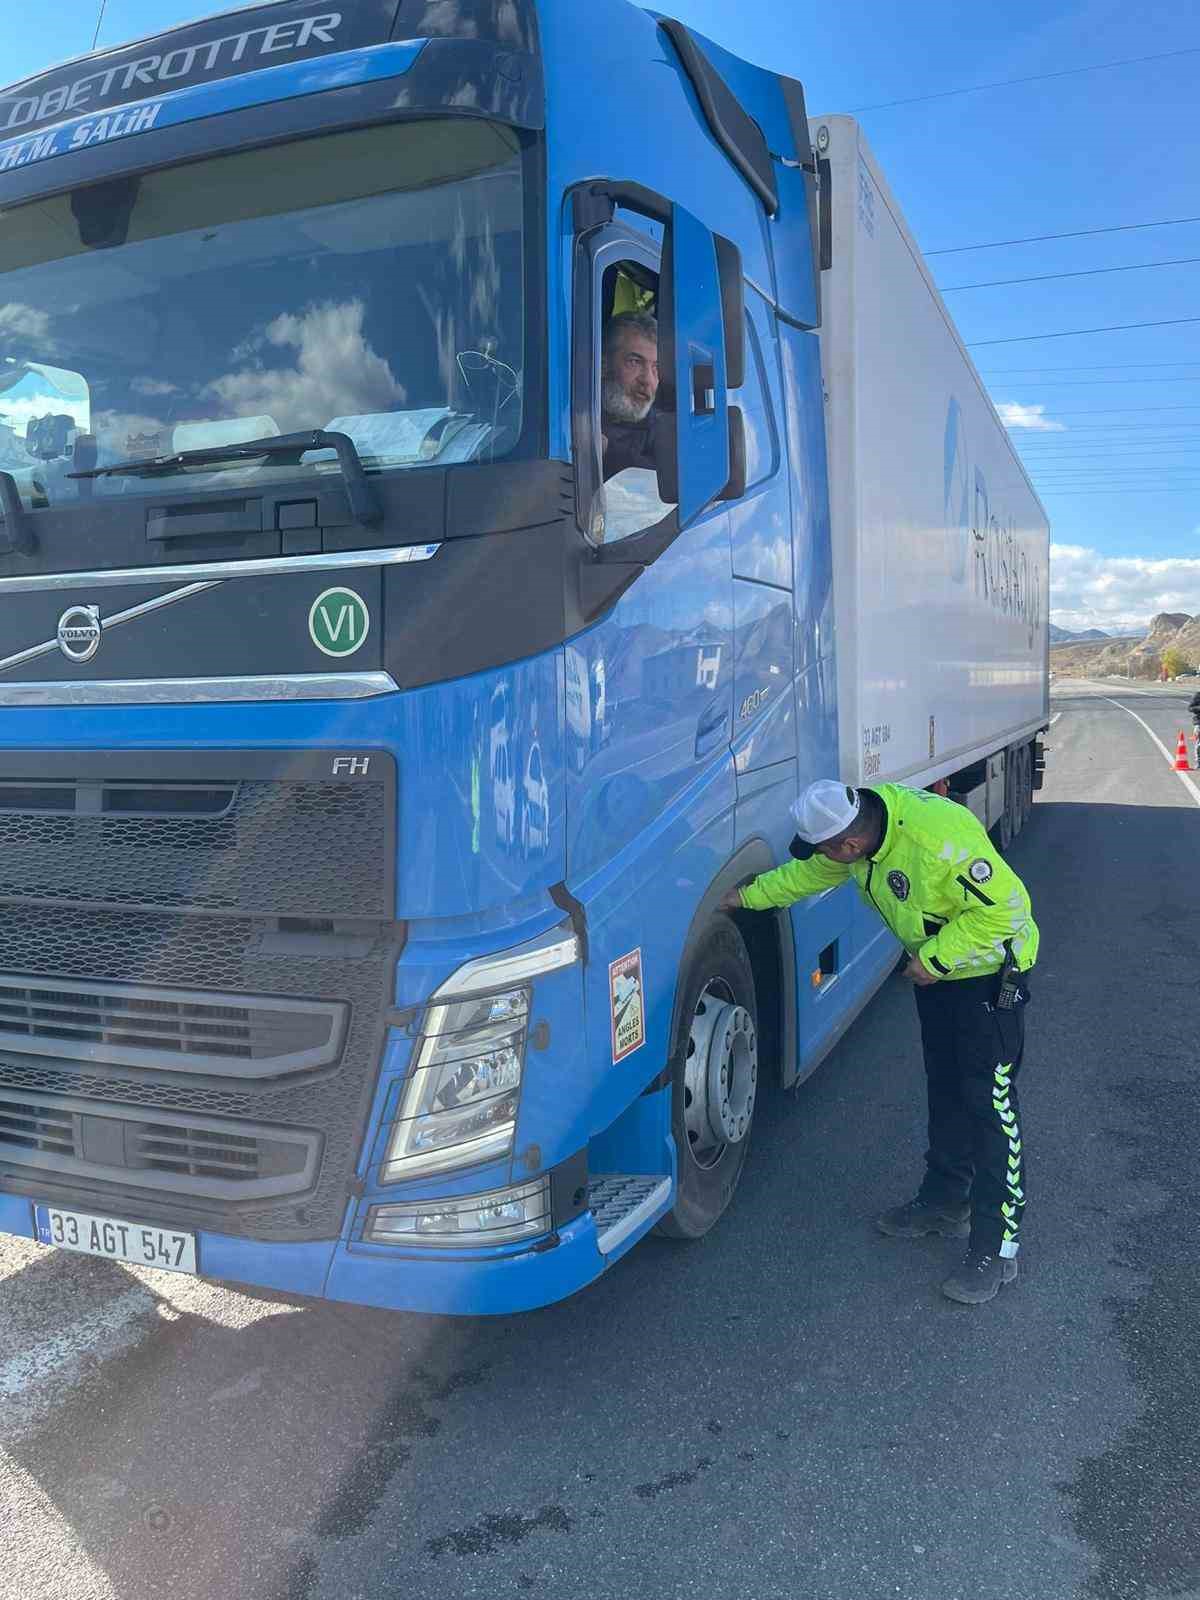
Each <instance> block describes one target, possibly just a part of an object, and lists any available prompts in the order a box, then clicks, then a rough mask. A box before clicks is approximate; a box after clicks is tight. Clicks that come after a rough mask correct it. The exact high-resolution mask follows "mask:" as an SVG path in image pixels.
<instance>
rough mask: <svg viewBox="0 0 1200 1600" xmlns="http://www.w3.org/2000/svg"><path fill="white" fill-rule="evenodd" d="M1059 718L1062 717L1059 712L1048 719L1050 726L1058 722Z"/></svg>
mask: <svg viewBox="0 0 1200 1600" xmlns="http://www.w3.org/2000/svg"><path fill="white" fill-rule="evenodd" d="M1061 716H1062V712H1061V711H1056V712H1055V713H1054V715H1053V716H1052V717H1051V718H1050V726H1051V727H1053V726H1054V724H1055V723H1056V722H1057V721H1058V719H1059V717H1061Z"/></svg>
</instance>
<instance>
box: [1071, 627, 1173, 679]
mask: <svg viewBox="0 0 1200 1600" xmlns="http://www.w3.org/2000/svg"><path fill="white" fill-rule="evenodd" d="M1059 632H1060V633H1062V632H1065V630H1063V629H1060V630H1059ZM1170 646H1173V647H1174V648H1175V649H1176V650H1178V651H1179V653H1180V655H1182V656H1183V658H1184V660H1185V661H1187V663H1188V665H1189V666H1190V667H1192V668H1195V667H1196V666H1198V665H1200V617H1189V616H1188V615H1187V613H1186V612H1183V611H1162V612H1160V613H1159V614H1158V616H1157V617H1155V619H1154V621H1153V622H1152V623H1151V624H1150V627H1149V629H1148V630H1146V632H1145V633H1143V634H1137V635H1126V636H1124V637H1120V638H1113V637H1110V636H1109V635H1107V634H1104V633H1101V632H1100V630H1099V629H1098V628H1091V629H1089V630H1088V632H1087V633H1083V634H1074V635H1071V636H1069V637H1067V638H1066V639H1060V640H1057V641H1056V640H1055V639H1054V638H1053V629H1052V630H1051V644H1050V666H1051V668H1052V670H1053V671H1054V672H1055V673H1057V674H1058V676H1059V677H1063V678H1073V677H1083V678H1107V677H1119V678H1157V677H1158V675H1159V670H1160V669H1161V667H1162V658H1163V651H1164V650H1166V649H1167V648H1168V647H1170Z"/></svg>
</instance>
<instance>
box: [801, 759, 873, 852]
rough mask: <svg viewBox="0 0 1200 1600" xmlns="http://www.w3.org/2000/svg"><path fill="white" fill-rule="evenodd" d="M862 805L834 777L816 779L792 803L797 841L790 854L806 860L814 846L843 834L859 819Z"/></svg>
mask: <svg viewBox="0 0 1200 1600" xmlns="http://www.w3.org/2000/svg"><path fill="white" fill-rule="evenodd" d="M861 809H862V802H861V801H860V800H859V798H858V795H857V794H856V793H855V792H854V790H853V789H851V788H850V786H849V785H848V784H845V783H839V782H838V781H837V779H836V778H818V779H817V780H816V782H815V783H810V784H809V786H808V788H807V789H805V790H804V791H803V793H802V794H801V795H800V798H799V799H798V800H793V801H792V816H793V817H794V818H795V819H796V832H797V834H798V835H799V838H798V839H797V840H795V841H793V844H792V854H793V855H794V856H795V857H796V858H797V859H798V860H800V861H807V860H808V858H809V856H811V855H815V854H816V846H817V845H819V844H824V843H825V841H826V839H833V838H835V837H836V836H837V835H838V834H839V833H844V832H845V830H846V829H847V828H848V827H849V826H850V825H851V823H852V822H853V821H854V819H855V818H856V817H857V816H858V813H859V811H860V810H861Z"/></svg>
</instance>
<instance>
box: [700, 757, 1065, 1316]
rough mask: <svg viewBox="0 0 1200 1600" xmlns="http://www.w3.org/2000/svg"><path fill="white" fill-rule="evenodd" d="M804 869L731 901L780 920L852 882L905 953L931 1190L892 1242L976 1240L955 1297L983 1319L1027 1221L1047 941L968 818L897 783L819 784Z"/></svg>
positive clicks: (885, 1223)
mask: <svg viewBox="0 0 1200 1600" xmlns="http://www.w3.org/2000/svg"><path fill="white" fill-rule="evenodd" d="M792 814H793V817H794V818H795V821H796V826H797V833H796V837H795V839H793V841H792V845H791V854H792V855H793V856H794V857H795V858H796V859H794V860H792V861H789V862H787V863H785V864H784V865H783V866H781V867H776V868H775V869H774V870H773V871H771V872H764V873H761V874H760V875H759V876H758V877H757V878H755V879H754V880H753V881H752V882H751V883H748V884H746V885H745V886H744V887H742V888H740V889H734V890H732V891H731V892H730V893H729V894H727V895H726V896H725V897H724V899H723V901H722V908H723V909H724V910H726V911H733V912H736V911H742V910H745V911H767V910H770V909H772V908H773V907H779V906H789V905H791V904H792V903H793V902H794V901H796V900H802V899H804V898H805V897H806V896H807V895H813V894H821V893H823V892H824V891H825V890H826V889H830V888H832V887H834V885H836V884H839V883H843V882H845V880H846V879H847V878H852V879H853V880H854V882H855V884H856V886H857V888H858V891H859V893H860V894H861V895H862V896H863V898H864V899H865V900H867V901H868V902H869V903H870V904H871V905H872V906H874V907H875V909H876V910H877V911H878V912H879V913H880V914H881V915H882V917H883V920H884V921H885V922H886V923H887V925H888V926H889V927H890V928H891V930H892V932H893V933H894V934H895V935H896V937H897V938H898V939H899V940H900V941H901V943H902V944H903V945H904V947H905V949H906V950H907V952H908V963H907V965H906V967H905V968H904V975H905V977H907V978H910V979H911V980H912V982H913V983H914V984H915V985H916V1001H917V1015H918V1017H919V1019H920V1026H921V1043H922V1046H923V1049H924V1056H925V1076H926V1085H927V1089H928V1099H929V1149H928V1150H927V1151H926V1154H925V1176H924V1178H923V1179H922V1181H921V1185H920V1187H919V1189H918V1190H917V1193H916V1195H915V1196H914V1198H913V1199H911V1200H909V1201H907V1202H906V1203H905V1204H904V1205H899V1206H894V1207H893V1208H892V1209H891V1210H889V1211H885V1212H883V1214H882V1215H881V1216H879V1217H878V1218H877V1219H876V1225H877V1227H878V1228H879V1229H880V1231H881V1232H882V1233H885V1234H887V1235H888V1236H889V1237H890V1238H893V1239H916V1238H920V1237H921V1236H922V1235H925V1234H945V1235H947V1236H949V1237H952V1238H962V1237H966V1236H968V1235H969V1240H968V1247H967V1254H966V1257H965V1259H964V1261H963V1263H962V1265H961V1266H960V1267H959V1268H958V1269H957V1271H956V1272H954V1273H953V1274H952V1275H951V1276H950V1277H949V1278H947V1279H946V1281H945V1282H944V1283H943V1284H942V1292H943V1293H944V1294H945V1295H947V1296H948V1298H949V1299H951V1300H957V1301H960V1302H962V1303H964V1304H966V1305H977V1304H980V1303H981V1302H983V1301H985V1300H991V1299H993V1298H994V1297H995V1295H996V1294H997V1292H998V1291H999V1289H1000V1288H1001V1286H1002V1285H1004V1284H1007V1283H1011V1282H1013V1280H1014V1279H1015V1278H1016V1276H1017V1250H1018V1248H1019V1239H1020V1226H1021V1216H1022V1212H1023V1211H1024V1209H1025V1152H1024V1128H1023V1126H1022V1123H1021V1115H1020V1107H1019V1102H1018V1099H1017V1075H1018V1073H1019V1072H1020V1070H1021V1060H1022V1057H1023V1055H1024V1049H1025V1007H1026V1005H1027V1004H1028V1002H1029V973H1030V970H1031V969H1032V967H1033V964H1034V961H1035V959H1036V957H1037V952H1038V929H1037V924H1036V923H1035V922H1034V920H1033V914H1032V909H1031V906H1030V900H1029V894H1028V891H1027V890H1026V888H1025V885H1024V884H1023V883H1022V882H1021V880H1020V879H1019V878H1018V877H1017V875H1016V873H1015V872H1014V871H1013V870H1012V868H1011V867H1010V866H1008V864H1007V863H1006V862H1005V861H1004V860H1002V858H1001V857H1000V856H999V855H998V854H997V853H996V851H995V850H994V849H993V848H992V845H991V842H990V840H989V839H988V836H987V833H986V832H985V830H984V828H983V826H982V825H981V824H980V823H979V822H978V821H977V820H976V818H975V817H974V816H973V815H972V814H971V812H970V811H968V810H967V809H966V807H965V806H960V805H958V804H956V803H955V802H954V801H953V800H948V799H944V798H942V797H941V796H940V795H935V794H930V793H928V792H927V791H925V790H918V789H906V788H902V787H901V786H900V785H899V784H892V783H884V784H879V785H878V786H877V787H876V788H873V789H852V788H850V787H848V786H847V785H846V784H843V783H839V782H837V781H836V780H834V779H828V778H823V779H819V780H818V781H817V782H816V783H812V784H809V786H808V788H807V789H805V791H804V792H803V794H802V795H801V796H800V798H799V799H798V800H797V801H796V802H795V804H794V805H793V807H792Z"/></svg>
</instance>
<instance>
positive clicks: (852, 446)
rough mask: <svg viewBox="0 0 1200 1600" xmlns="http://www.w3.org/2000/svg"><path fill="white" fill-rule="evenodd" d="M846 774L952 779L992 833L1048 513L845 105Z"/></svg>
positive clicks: (837, 438) (829, 191) (834, 379)
mask: <svg viewBox="0 0 1200 1600" xmlns="http://www.w3.org/2000/svg"><path fill="white" fill-rule="evenodd" d="M810 126H811V132H812V137H813V142H814V145H815V147H816V151H817V156H818V160H819V162H820V177H821V184H822V195H821V201H822V215H823V227H822V235H823V237H822V248H823V261H822V265H823V267H824V270H823V271H822V274H821V285H822V327H821V359H822V367H823V376H824V383H825V395H826V439H827V447H828V458H829V477H830V515H831V522H832V530H831V531H832V539H833V561H834V603H835V619H836V626H837V662H838V705H839V726H840V761H841V773H842V777H843V778H844V779H845V781H847V782H849V783H858V784H862V783H871V782H873V781H875V782H878V781H886V780H895V781H898V782H903V783H907V784H911V785H913V786H914V787H924V786H926V785H930V784H933V783H935V782H937V781H938V780H946V781H948V784H949V787H950V790H951V792H953V793H955V794H957V795H958V796H959V797H960V798H962V799H963V800H964V801H965V802H966V803H967V804H968V805H970V807H971V809H972V810H973V811H975V812H976V814H977V815H978V816H979V817H980V819H981V820H982V821H983V822H984V823H985V824H986V825H987V826H989V827H993V828H996V829H997V830H998V832H999V834H1000V836H1001V841H1002V842H1003V843H1006V842H1007V838H1008V835H1009V833H1010V832H1011V831H1012V830H1014V829H1015V828H1017V827H1019V826H1020V823H1021V821H1022V820H1023V818H1024V815H1025V814H1027V811H1028V804H1029V800H1030V798H1031V794H1032V789H1033V788H1034V787H1036V786H1037V783H1038V779H1037V769H1038V767H1039V759H1038V755H1037V750H1036V747H1035V744H1034V741H1035V738H1036V735H1037V734H1038V733H1039V732H1040V731H1041V730H1042V729H1044V728H1045V727H1046V725H1047V721H1048V707H1049V678H1048V665H1049V655H1048V651H1049V626H1048V613H1047V602H1048V575H1049V556H1050V550H1049V539H1050V531H1049V523H1048V521H1047V518H1046V513H1045V511H1044V509H1043V507H1042V505H1041V502H1040V501H1039V500H1038V497H1037V495H1036V494H1035V492H1034V489H1033V486H1032V485H1031V484H1030V482H1029V479H1028V478H1027V476H1026V475H1025V471H1024V469H1023V467H1022V465H1021V462H1020V460H1019V459H1018V457H1017V454H1016V451H1015V450H1014V449H1013V446H1012V443H1011V441H1010V439H1009V436H1008V431H1007V429H1006V428H1005V426H1004V424H1003V423H1002V422H1001V420H1000V418H999V416H998V415H997V414H996V409H995V407H994V406H993V405H992V402H991V400H990V399H989V397H988V394H987V391H986V389H985V388H984V385H983V382H982V380H981V379H980V377H979V374H978V373H977V372H976V370H975V366H974V364H973V362H972V361H971V358H970V356H969V355H968V353H967V350H966V347H965V345H964V344H963V342H962V339H961V338H960V337H959V334H958V330H957V329H956V328H955V326H954V323H953V321H952V320H951V317H950V314H949V312H948V311H947V309H946V306H945V304H944V302H943V301H942V298H941V296H940V295H939V293H938V291H937V289H936V287H935V286H934V283H933V279H932V277H931V276H930V273H929V269H928V268H927V267H926V265H925V263H924V261H923V260H922V258H921V255H920V252H919V251H918V249H917V246H916V243H915V242H914V240H913V238H912V235H911V234H910V233H909V230H908V227H907V225H906V224H905V221H904V218H903V216H902V215H901V214H900V209H899V207H898V206H897V204H896V201H895V198H894V196H893V195H892V193H891V190H890V189H889V188H888V185H887V183H886V182H885V180H884V178H883V177H882V175H881V173H880V171H879V168H878V167H877V166H876V164H875V161H874V158H873V157H872V155H871V153H870V151H869V149H868V148H867V145H866V142H865V140H864V138H863V135H862V131H861V129H860V128H859V126H858V124H857V123H856V122H854V121H853V119H852V118H850V117H836V116H830V117H816V118H814V119H813V120H812V122H811V125H810Z"/></svg>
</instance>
